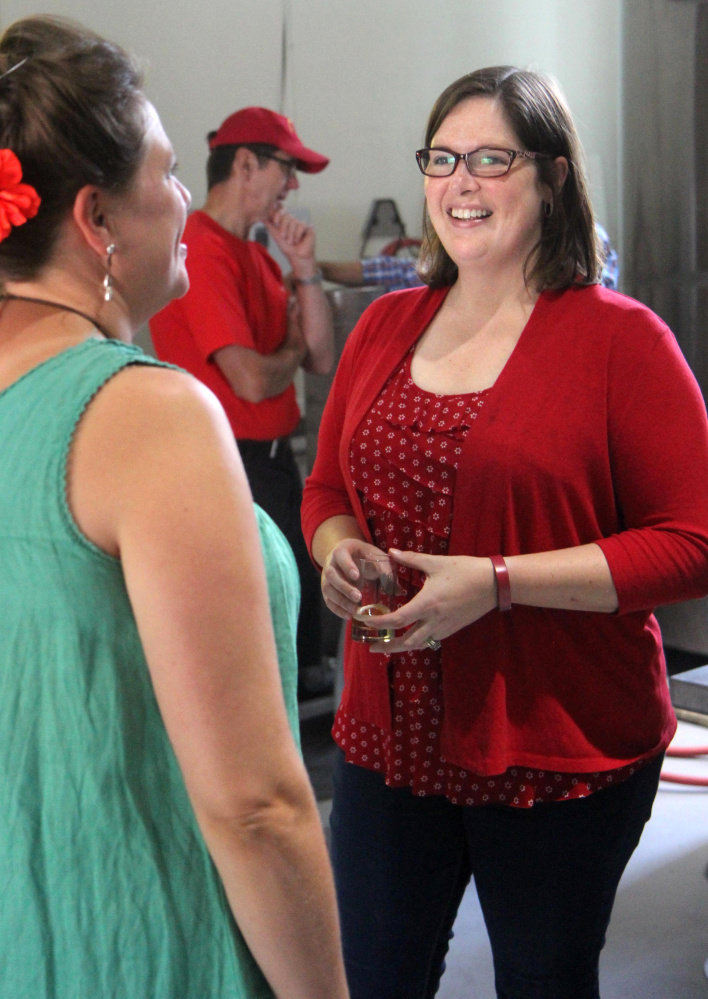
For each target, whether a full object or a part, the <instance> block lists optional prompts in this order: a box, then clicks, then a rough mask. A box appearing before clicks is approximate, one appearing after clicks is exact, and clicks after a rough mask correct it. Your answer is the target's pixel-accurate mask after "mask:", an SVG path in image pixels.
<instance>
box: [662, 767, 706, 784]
mask: <svg viewBox="0 0 708 999" xmlns="http://www.w3.org/2000/svg"><path fill="white" fill-rule="evenodd" d="M661 779H662V780H665V781H667V782H668V783H669V784H691V785H692V786H693V787H708V777H685V776H684V775H683V774H665V773H664V772H663V770H662V772H661Z"/></svg>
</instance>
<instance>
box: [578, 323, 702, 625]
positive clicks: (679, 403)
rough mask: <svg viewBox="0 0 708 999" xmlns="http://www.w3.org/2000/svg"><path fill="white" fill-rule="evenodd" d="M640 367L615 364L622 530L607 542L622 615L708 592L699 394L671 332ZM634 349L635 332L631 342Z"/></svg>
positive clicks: (614, 432) (611, 389)
mask: <svg viewBox="0 0 708 999" xmlns="http://www.w3.org/2000/svg"><path fill="white" fill-rule="evenodd" d="M652 320H653V322H654V323H655V326H656V333H657V335H656V336H655V338H654V339H653V342H649V343H647V339H646V338H645V339H644V341H643V342H644V354H643V356H642V358H641V361H640V362H639V361H638V358H637V356H636V354H634V355H632V349H631V348H630V350H629V351H628V352H627V351H624V350H622V351H618V353H621V354H623V355H625V356H629V358H630V360H631V363H630V364H627V363H625V362H623V361H618V363H616V364H614V365H613V366H612V371H611V372H610V378H609V382H608V433H609V442H608V443H609V450H610V460H611V463H612V480H613V484H614V488H615V494H616V502H617V506H618V510H619V515H620V522H621V524H622V527H623V530H621V531H620V532H618V533H617V534H614V535H612V536H611V537H608V538H605V539H601V540H600V541H598V542H597V543H598V545H599V546H600V547H601V548H602V550H603V552H604V554H605V557H606V559H607V562H608V564H609V567H610V572H611V573H612V578H613V581H614V584H615V587H616V590H617V595H618V599H619V612H620V613H628V612H631V611H637V610H648V609H651V608H653V607H655V606H657V605H660V604H667V603H673V602H676V601H680V600H688V599H692V598H697V597H702V596H704V595H705V594H706V593H708V421H707V420H706V409H705V404H704V402H703V397H702V395H701V391H700V389H699V387H698V384H697V383H696V380H695V378H694V377H693V374H692V373H691V371H690V369H689V367H688V364H687V363H686V361H685V359H684V357H683V355H682V353H681V351H680V349H679V346H678V344H677V343H676V340H675V339H674V336H673V334H672V333H671V331H670V330H669V329H668V328H667V327H666V326H665V325H664V324H663V323H662V322H661V321H660V320H658V319H657V317H653V316H652ZM628 339H629V340H630V341H631V339H632V337H631V331H630V334H629V335H628Z"/></svg>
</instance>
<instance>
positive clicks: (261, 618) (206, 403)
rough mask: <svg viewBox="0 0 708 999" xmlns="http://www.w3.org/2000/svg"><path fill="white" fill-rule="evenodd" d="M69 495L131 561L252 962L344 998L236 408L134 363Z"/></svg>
mask: <svg viewBox="0 0 708 999" xmlns="http://www.w3.org/2000/svg"><path fill="white" fill-rule="evenodd" d="M70 499H71V503H72V509H73V510H74V514H75V516H76V518H77V520H78V522H79V524H80V526H81V527H82V529H83V530H84V531H85V532H86V533H87V535H88V536H89V537H90V538H91V539H92V540H94V541H95V543H97V544H99V545H100V546H101V547H102V548H104V549H105V550H106V551H109V552H112V553H114V554H119V555H120V557H121V559H122V562H123V567H124V572H125V577H126V583H127V587H128V592H129V595H130V599H131V603H132V605H133V607H134V609H135V615H136V620H137V623H138V628H139V631H140V636H141V640H142V642H143V645H144V648H145V652H146V656H147V660H148V664H149V668H150V673H151V677H152V680H153V685H154V689H155V693H156V696H157V700H158V704H159V706H160V710H161V713H162V716H163V719H164V722H165V726H166V728H167V732H168V735H169V737H170V740H171V742H172V744H173V746H174V749H175V753H176V755H177V759H178V761H179V764H180V767H181V769H182V773H183V775H184V779H185V783H186V786H187V790H188V792H189V795H190V798H191V801H192V804H193V807H194V810H195V814H196V816H197V820H198V822H199V824H200V827H201V829H202V832H203V835H204V838H205V841H206V843H207V846H208V848H209V850H210V852H211V854H212V856H213V858H214V862H215V864H216V866H217V869H218V871H219V874H220V876H221V878H222V880H223V883H224V887H225V890H226V894H227V897H228V899H229V903H230V905H231V908H232V910H233V913H234V917H235V919H236V921H237V923H238V925H239V927H240V929H241V931H242V933H243V935H244V937H245V939H246V941H247V943H248V945H249V947H250V948H251V951H252V952H253V954H254V957H255V958H256V960H257V962H258V963H259V965H260V967H261V968H262V970H263V972H264V974H265V976H266V978H267V979H268V981H269V982H270V984H271V986H272V988H273V990H274V992H275V994H276V995H277V996H278V997H280V999H286V997H287V999H334V997H336V999H346V996H347V989H346V984H345V981H344V972H343V967H342V960H341V955H340V948H339V937H338V923H337V915H336V907H335V900H334V891H333V885H332V878H331V874H330V869H329V863H328V859H327V855H326V849H325V845H324V839H323V835H322V830H321V827H320V821H319V816H318V812H317V808H316V805H315V802H314V798H313V795H312V791H311V789H310V786H309V782H308V779H307V775H306V773H305V771H304V767H303V764H302V761H301V759H300V757H299V754H298V753H297V750H296V748H295V745H294V741H293V738H292V735H291V733H290V729H289V727H288V722H287V717H286V712H285V707H284V704H283V698H282V692H281V689H280V680H279V675H278V667H277V659H276V652H275V646H274V639H273V633H272V627H271V623H270V616H269V610H268V595H267V589H266V583H265V573H264V569H263V564H262V559H261V555H260V546H259V538H258V529H257V525H256V521H255V516H254V513H253V506H252V502H251V499H250V493H249V490H248V485H247V482H246V479H245V475H244V473H243V469H242V466H241V463H240V459H239V457H238V453H237V451H236V448H235V446H234V442H233V436H232V434H231V431H230V428H229V426H228V423H227V421H226V419H225V417H224V414H223V412H222V411H221V409H220V407H219V406H218V404H216V402H215V401H214V399H213V397H212V396H211V394H210V393H208V392H207V391H206V390H205V389H203V388H202V387H201V386H200V385H199V384H198V383H197V382H196V381H195V380H194V379H191V378H189V377H188V376H186V375H182V374H180V373H178V372H169V371H163V370H155V369H148V368H134V369H128V370H127V371H125V372H122V373H121V374H119V375H118V376H116V378H115V379H113V381H112V382H110V383H109V384H108V385H107V386H106V388H105V389H104V390H103V391H102V392H101V393H99V395H98V396H97V398H96V399H95V400H94V402H93V403H92V405H91V407H90V409H89V411H88V412H87V414H86V417H85V418H84V420H83V421H82V424H81V425H80V428H79V433H78V435H77V438H76V441H75V446H74V452H73V460H72V478H71V483H70Z"/></svg>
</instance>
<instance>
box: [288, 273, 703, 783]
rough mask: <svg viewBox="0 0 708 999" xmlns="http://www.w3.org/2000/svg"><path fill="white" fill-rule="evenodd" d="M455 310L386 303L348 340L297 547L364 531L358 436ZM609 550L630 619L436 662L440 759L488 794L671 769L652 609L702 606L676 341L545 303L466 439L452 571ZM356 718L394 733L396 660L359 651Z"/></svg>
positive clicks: (540, 615) (644, 321) (592, 290)
mask: <svg viewBox="0 0 708 999" xmlns="http://www.w3.org/2000/svg"><path fill="white" fill-rule="evenodd" d="M445 294H446V291H445V290H438V291H431V290H429V289H428V288H421V289H415V290H411V291H401V292H395V293H393V294H391V295H386V296H384V297H383V298H381V299H379V300H377V301H376V302H374V304H373V305H372V306H370V308H369V309H367V311H366V313H365V314H364V316H363V317H362V319H361V320H360V322H359V324H358V325H357V327H356V329H355V330H354V331H353V333H352V334H351V336H350V337H349V339H348V342H347V344H346V347H345V350H344V353H343V355H342V359H341V362H340V364H339V368H338V370H337V374H336V377H335V381H334V385H333V387H332V391H331V393H330V396H329V400H328V402H327V406H326V409H325V412H324V415H323V419H322V424H321V429H320V437H319V444H318V451H317V459H316V461H315V465H314V469H313V472H312V475H311V476H310V477H309V479H308V480H307V483H306V488H305V497H304V502H303V529H304V532H305V537H306V539H307V542H308V544H309V545H310V546H311V543H312V536H313V534H314V532H315V530H316V528H317V527H318V526H319V525H320V524H321V523H322V522H323V521H325V520H327V519H328V518H329V517H332V516H335V515H337V514H352V513H353V514H354V515H355V517H356V518H357V521H358V523H359V526H360V527H361V529H362V531H363V532H364V534H365V536H367V537H370V535H369V531H368V527H367V524H366V521H365V519H364V516H363V513H362V508H361V504H360V501H359V498H358V496H357V494H356V492H355V490H354V488H353V485H352V481H351V476H350V473H349V449H350V442H351V439H352V435H353V433H354V430H355V428H356V427H357V425H358V423H359V422H360V420H361V419H362V418H363V416H364V415H365V414H366V413H367V412H368V409H369V407H370V406H371V404H372V402H373V401H374V400H375V399H376V397H377V395H378V393H379V391H380V390H381V388H382V386H383V385H384V383H385V381H386V379H387V378H388V376H389V374H390V373H391V372H392V370H393V369H394V368H395V367H396V365H397V364H398V363H399V361H400V360H401V358H402V357H403V355H404V354H405V352H406V351H407V350H408V349H409V347H410V346H411V344H413V343H414V342H415V341H416V340H417V339H418V337H420V335H421V334H422V333H423V331H424V330H425V329H426V327H427V326H428V325H429V323H430V321H431V319H432V317H433V316H434V314H435V312H436V311H437V309H438V308H439V307H440V305H441V303H442V301H443V299H444V297H445ZM593 541H594V542H596V543H597V544H599V545H600V547H601V548H602V550H603V551H604V553H605V556H606V558H607V561H608V563H609V567H610V571H611V573H612V578H613V580H614V584H615V586H616V589H617V594H618V598H619V612H618V613H617V614H599V613H590V612H580V611H557V610H547V609H542V608H535V607H525V606H521V605H515V606H514V607H513V609H512V611H511V613H507V614H500V613H499V612H497V611H492V612H491V613H489V614H487V615H485V616H484V617H483V618H481V620H479V621H477V622H475V623H474V624H472V625H470V626H468V627H466V628H463V629H462V630H461V631H459V632H457V633H456V634H454V635H451V636H450V637H449V638H447V639H446V640H445V641H444V642H443V653H442V669H443V679H444V691H445V711H444V721H443V730H442V734H441V746H442V750H443V753H444V755H445V757H446V759H448V760H449V761H450V762H454V763H457V764H459V765H460V766H462V767H468V768H470V769H471V770H474V771H475V772H476V773H480V774H494V773H501V772H502V771H504V770H505V769H506V768H507V767H509V766H512V765H515V764H520V765H522V766H523V765H525V766H529V767H535V768H540V769H543V768H548V769H555V770H561V771H571V772H576V773H580V772H593V771H595V770H606V769H611V768H614V767H617V766H621V765H622V764H624V763H627V762H630V761H633V760H635V759H637V758H639V757H640V756H643V755H645V754H648V753H651V752H654V751H658V750H660V749H663V748H664V747H665V746H666V745H667V744H668V743H669V741H670V740H671V737H672V735H673V733H674V731H675V727H676V722H675V719H674V716H673V711H672V709H671V703H670V700H669V693H668V686H667V682H666V676H665V664H664V657H663V652H662V649H661V635H660V632H659V627H658V624H657V622H656V619H655V618H654V616H653V614H652V613H651V609H652V608H653V607H655V606H656V605H657V604H666V603H671V602H672V601H678V600H686V599H690V598H695V597H700V596H703V595H705V594H706V593H708V423H707V421H706V411H705V406H704V403H703V399H702V396H701V393H700V389H699V388H698V385H697V384H696V382H695V379H694V378H693V375H692V374H691V372H690V370H689V368H688V366H687V364H686V362H685V360H684V358H683V356H682V354H681V352H680V350H679V348H678V345H677V344H676V341H675V339H674V337H673V335H672V333H671V331H670V330H669V329H668V327H667V326H666V325H665V324H664V323H663V322H662V321H661V320H660V319H659V318H658V317H657V316H656V315H654V314H653V313H652V312H651V311H650V310H649V309H647V308H645V307H644V306H643V305H641V304H639V303H638V302H635V301H634V300H632V299H630V298H626V297H624V296H622V295H619V294H617V293H615V292H612V291H609V290H607V289H605V288H602V287H599V286H591V287H583V288H580V287H578V288H573V289H571V290H569V291H566V292H562V293H556V292H545V293H543V294H542V295H541V296H540V298H539V300H538V302H537V303H536V306H535V308H534V310H533V313H532V315H531V318H530V319H529V321H528V323H527V325H526V327H525V329H524V331H523V333H522V336H521V338H520V340H519V342H518V344H517V346H516V348H515V349H514V352H513V353H512V355H511V357H510V358H509V361H508V362H507V364H506V366H505V368H504V370H503V371H502V373H501V374H500V375H499V377H498V379H497V381H496V383H495V384H494V386H493V388H492V389H491V390H490V392H489V394H488V398H487V400H486V402H485V405H484V407H483V409H482V410H481V411H480V414H479V416H478V418H477V420H475V423H474V425H473V426H472V428H471V429H470V431H469V433H468V435H467V438H466V440H465V444H464V447H463V451H462V455H461V458H460V465H459V469H458V473H457V484H456V490H455V497H454V509H453V517H452V530H451V537H450V554H451V555H457V554H468V555H478V556H488V555H494V554H498V553H501V554H503V555H516V554H523V553H529V552H542V551H550V550H554V549H558V548H567V547H570V546H574V545H582V544H585V543H588V542H593ZM343 697H344V699H343V704H344V706H345V709H346V710H347V711H348V712H349V713H350V714H351V715H353V716H354V717H355V718H361V719H362V720H365V721H368V722H372V723H373V724H376V725H379V726H380V727H382V728H384V729H386V730H390V729H391V711H390V702H389V686H388V681H387V671H386V667H385V660H384V658H383V657H382V656H380V655H374V654H372V653H370V652H369V651H368V649H367V648H366V647H365V646H362V645H357V644H355V643H352V642H351V641H350V640H349V639H347V646H346V653H345V690H344V695H343Z"/></svg>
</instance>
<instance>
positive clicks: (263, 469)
mask: <svg viewBox="0 0 708 999" xmlns="http://www.w3.org/2000/svg"><path fill="white" fill-rule="evenodd" d="M236 443H237V444H238V449H239V451H240V452H241V458H242V460H243V465H244V468H245V469H246V475H247V476H248V483H249V485H250V487H251V492H252V493H253V498H254V500H255V501H256V503H257V504H258V505H259V506H260V507H262V508H263V509H264V510H265V512H266V513H267V514H269V516H270V517H272V519H273V520H274V521H275V523H276V524H277V525H278V527H279V528H280V530H281V531H282V532H283V534H284V535H285V537H286V538H287V539H288V541H289V542H290V547H291V548H292V550H293V554H294V555H295V561H296V562H297V569H298V573H299V575H300V617H299V618H298V624H297V661H298V666H300V667H303V666H315V665H317V664H318V663H319V662H320V658H321V655H322V615H321V606H322V605H321V600H322V597H321V593H320V578H319V576H318V575H317V573H316V572H315V568H314V566H313V565H312V562H311V561H310V556H309V554H308V551H307V546H306V545H305V539H304V537H303V536H302V527H301V526H300V505H301V503H302V483H301V480H300V472H299V471H298V467H297V464H296V463H295V456H294V455H293V449H292V447H291V445H290V441H289V440H288V438H287V437H280V438H279V439H278V441H277V442H276V443H277V447H276V448H275V454H274V455H272V456H271V453H272V449H273V441H251V440H238V441H237V442H236Z"/></svg>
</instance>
